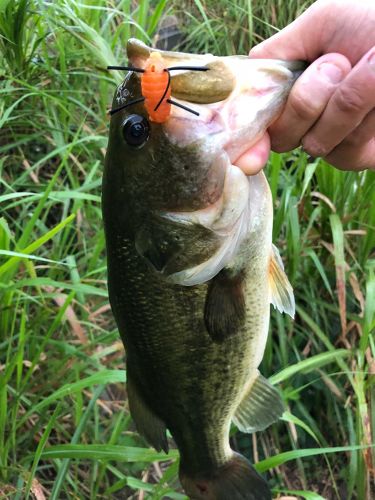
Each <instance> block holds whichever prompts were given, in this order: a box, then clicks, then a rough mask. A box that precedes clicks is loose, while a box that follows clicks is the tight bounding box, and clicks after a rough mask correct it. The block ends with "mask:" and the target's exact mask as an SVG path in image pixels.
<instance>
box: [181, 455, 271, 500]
mask: <svg viewBox="0 0 375 500" xmlns="http://www.w3.org/2000/svg"><path fill="white" fill-rule="evenodd" d="M180 481H181V484H182V486H183V487H184V489H185V492H186V494H187V495H188V496H189V497H190V498H191V499H194V500H271V499H272V495H271V490H270V489H269V486H268V484H267V482H266V481H265V480H264V479H263V478H262V477H261V476H260V475H259V474H258V473H257V472H256V471H255V469H254V468H253V467H252V466H251V465H250V463H249V462H248V461H247V460H246V458H245V457H243V456H242V455H239V454H237V453H235V454H234V455H233V458H232V459H231V460H230V461H229V462H228V463H226V464H225V465H223V466H222V467H220V468H219V469H217V470H216V471H215V472H214V473H212V474H211V475H209V476H207V475H206V476H204V477H203V475H202V477H198V475H197V476H194V477H192V476H189V475H188V474H186V473H185V472H184V469H183V466H182V467H180Z"/></svg>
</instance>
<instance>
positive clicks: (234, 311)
mask: <svg viewBox="0 0 375 500" xmlns="http://www.w3.org/2000/svg"><path fill="white" fill-rule="evenodd" d="M243 279H244V276H243V273H239V274H238V275H236V276H230V275H229V273H228V271H226V270H223V271H221V272H220V273H219V274H217V275H216V276H215V277H214V278H213V279H212V280H211V282H210V284H209V286H208V290H207V296H206V304H205V309H204V320H205V323H206V328H207V331H208V333H209V334H210V336H211V337H212V338H213V339H214V340H219V341H220V340H224V339H225V338H226V337H227V336H228V335H233V334H235V333H236V332H237V330H238V328H239V327H240V326H241V324H242V323H243V322H244V321H245V314H246V310H245V297H244V287H243Z"/></svg>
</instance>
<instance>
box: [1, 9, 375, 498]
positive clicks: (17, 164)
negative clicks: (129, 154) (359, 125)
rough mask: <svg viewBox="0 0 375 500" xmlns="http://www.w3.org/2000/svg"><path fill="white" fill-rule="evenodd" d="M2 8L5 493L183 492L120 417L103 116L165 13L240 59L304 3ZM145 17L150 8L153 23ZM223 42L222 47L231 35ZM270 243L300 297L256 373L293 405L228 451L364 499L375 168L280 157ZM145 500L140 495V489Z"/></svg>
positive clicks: (304, 482)
mask: <svg viewBox="0 0 375 500" xmlns="http://www.w3.org/2000/svg"><path fill="white" fill-rule="evenodd" d="M134 5H135V4H133V3H132V2H129V1H123V0H122V1H117V0H116V1H113V2H106V1H104V0H97V1H95V2H94V1H92V2H88V1H81V2H78V1H73V0H65V1H59V2H46V1H36V0H35V1H32V0H30V1H27V0H18V1H15V2H11V1H6V0H5V1H4V0H3V1H0V50H1V53H2V56H3V57H2V58H1V60H0V79H1V88H0V96H1V97H0V124H1V129H0V153H1V154H0V183H1V184H0V186H1V187H0V202H1V213H0V498H12V499H23V498H37V499H42V498H44V497H43V495H44V496H45V497H48V498H51V499H58V498H82V499H84V498H90V499H92V498H117V497H118V495H122V497H123V498H133V497H134V498H143V495H145V496H146V497H147V498H152V499H158V498H160V499H161V498H175V499H182V498H185V497H184V495H182V494H181V490H180V489H179V486H178V482H177V462H176V458H177V455H176V453H175V452H173V453H172V454H171V455H170V456H169V457H166V456H165V455H163V454H158V453H155V452H154V451H153V450H151V449H149V448H148V447H147V445H146V443H145V442H144V441H143V440H142V439H141V438H140V437H139V436H138V435H137V434H136V433H135V431H134V425H133V423H132V420H131V417H130V416H129V412H128V409H127V404H126V402H125V403H124V399H126V395H125V391H124V382H125V378H126V372H125V366H124V361H123V358H124V351H123V347H122V345H121V343H120V341H119V336H118V333H117V330H116V326H115V324H114V321H113V318H112V315H111V312H110V310H109V306H108V297H107V290H106V266H105V252H104V237H103V231H102V222H101V212H100V184H101V171H102V163H103V157H104V153H105V147H106V141H107V127H108V118H107V115H106V111H107V109H108V106H109V103H110V101H111V96H112V94H113V91H114V85H115V81H116V79H117V81H118V79H119V78H120V75H119V74H117V75H112V74H111V75H110V74H108V73H107V72H106V71H105V70H104V67H105V66H106V65H107V64H112V63H113V64H116V63H123V62H124V60H125V56H124V45H125V42H126V39H127V38H128V37H129V36H137V37H139V38H142V39H143V40H145V41H148V42H150V40H151V39H152V37H153V36H154V35H155V33H156V30H157V26H158V22H159V20H160V18H161V17H162V15H165V14H166V13H168V12H170V11H174V12H175V13H177V15H178V16H180V18H181V23H182V26H183V29H184V31H186V33H187V38H186V41H185V43H186V46H187V47H189V46H190V47H191V46H192V44H193V43H194V44H195V50H199V51H205V50H209V51H213V52H217V53H221V54H224V53H233V52H238V53H245V52H246V51H247V50H248V47H249V46H250V45H251V44H252V43H256V42H257V41H259V40H260V39H261V38H263V37H266V36H269V35H270V34H271V33H272V32H274V28H273V26H276V27H281V26H283V25H285V24H286V23H287V22H289V21H290V20H292V19H293V18H294V16H295V15H296V13H297V12H299V11H300V10H302V9H303V8H304V7H305V5H306V4H305V3H304V2H299V1H294V2H292V1H289V2H279V1H276V0H273V1H272V0H267V1H266V2H258V1H253V2H250V1H240V2H230V1H228V2H211V1H208V0H207V1H206V2H203V1H198V0H195V1H194V2H184V9H182V8H181V5H182V3H181V2H176V3H174V2H165V1H158V2H156V1H154V2H151V1H140V2H137V3H136V8H135V9H134ZM150 13H151V14H150ZM229 32H230V33H231V36H230V37H229V36H227V35H228V33H229ZM267 176H268V179H269V182H270V185H271V189H272V192H273V196H274V203H275V223H274V241H275V242H277V245H278V247H279V248H280V250H281V253H282V256H283V259H284V261H285V263H286V268H287V272H288V275H289V277H290V280H291V282H292V283H293V286H294V288H295V294H296V303H297V306H298V307H297V316H296V320H295V321H294V322H292V321H289V319H288V318H285V317H284V316H281V315H279V314H276V313H274V312H272V322H271V332H270V336H269V341H268V344H267V348H266V353H265V356H264V360H263V363H262V372H263V373H264V374H265V375H266V376H270V378H271V380H272V381H273V382H274V383H275V384H277V386H278V387H279V388H280V389H281V391H282V393H283V396H284V399H285V401H286V403H287V407H288V412H287V413H286V414H285V415H284V418H283V420H282V421H280V422H279V423H278V424H276V425H274V426H272V427H271V428H270V429H269V430H267V431H266V432H264V433H260V434H259V435H256V436H253V437H251V436H247V435H243V434H239V433H238V432H235V430H233V436H232V442H233V445H234V446H236V447H237V449H239V450H241V451H242V452H243V453H245V454H247V456H249V458H251V459H253V460H254V461H256V462H257V468H258V470H260V471H262V472H267V474H268V477H269V479H270V482H271V484H272V486H273V489H274V493H275V495H276V494H280V495H282V494H288V492H289V494H293V495H295V496H298V497H299V498H307V499H315V500H316V499H318V498H322V497H323V498H329V499H331V498H332V499H335V498H337V499H343V498H348V499H350V498H358V499H359V500H365V499H367V498H370V497H371V491H373V490H371V488H373V483H374V476H373V475H372V474H373V464H374V459H375V456H374V452H373V449H371V448H369V445H371V443H372V442H373V441H374V438H373V436H374V428H375V412H374V408H375V387H374V377H373V374H374V370H375V368H374V366H375V365H374V356H375V341H374V330H375V258H374V253H373V249H374V248H375V231H374V228H375V206H374V204H373V203H372V198H373V186H374V181H375V175H374V173H373V172H372V173H371V172H363V173H362V174H355V173H351V172H346V173H345V172H339V171H336V170H335V169H333V168H331V167H329V166H328V165H326V164H325V163H324V162H323V161H320V160H317V161H314V162H311V161H310V160H309V158H307V157H306V155H305V154H303V153H302V152H301V151H295V152H293V153H291V154H285V155H276V154H273V155H272V157H271V159H270V162H269V165H268V167H267ZM142 491H143V493H142Z"/></svg>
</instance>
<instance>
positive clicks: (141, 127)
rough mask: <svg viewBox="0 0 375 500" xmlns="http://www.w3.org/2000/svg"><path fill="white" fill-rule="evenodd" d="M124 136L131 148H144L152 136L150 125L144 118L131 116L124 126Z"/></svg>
mask: <svg viewBox="0 0 375 500" xmlns="http://www.w3.org/2000/svg"><path fill="white" fill-rule="evenodd" d="M122 135H123V137H124V139H125V141H126V142H127V144H129V146H135V147H140V146H143V144H144V143H145V142H146V141H147V139H148V138H149V136H150V124H149V123H148V121H147V120H146V118H145V117H144V116H140V115H130V116H128V118H127V119H126V120H125V121H124V123H123V124H122Z"/></svg>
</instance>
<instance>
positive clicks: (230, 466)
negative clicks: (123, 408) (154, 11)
mask: <svg viewBox="0 0 375 500" xmlns="http://www.w3.org/2000/svg"><path fill="white" fill-rule="evenodd" d="M127 50H128V58H129V61H130V63H131V65H132V66H134V68H138V71H130V72H129V73H128V74H127V76H126V78H125V80H124V82H123V83H122V84H121V85H120V86H119V87H118V89H117V91H116V94H115V97H114V101H113V108H114V109H117V110H118V111H117V112H114V113H113V116H112V119H111V124H110V136H109V144H108V151H107V156H106V162H105V171H104V179H103V216H104V225H105V234H106V242H107V256H108V286H109V297H110V302H111V306H112V310H113V313H114V316H115V319H116V322H117V325H118V328H119V331H120V334H121V337H122V339H123V342H124V345H125V349H126V358H127V359H126V362H127V393H128V399H129V407H130V411H131V414H132V417H133V419H134V421H135V424H136V427H137V429H138V431H139V433H140V434H142V435H143V436H144V437H145V438H146V440H147V441H148V442H149V443H150V444H151V445H152V446H153V447H155V448H156V450H164V451H165V452H167V451H168V442H167V437H166V429H169V431H170V432H171V434H172V436H173V438H174V440H175V442H176V444H177V447H178V449H179V452H180V456H181V460H180V480H181V483H182V485H183V487H184V489H185V491H186V493H187V495H189V496H190V498H193V499H205V500H207V499H212V500H243V499H249V500H250V499H252V500H266V499H270V498H271V493H270V490H269V487H268V485H267V483H266V481H265V480H264V479H263V478H262V477H261V476H260V475H258V474H257V473H256V472H255V470H254V469H253V467H252V466H251V465H250V463H249V462H248V461H247V460H246V459H245V458H244V457H242V456H241V455H239V454H237V453H235V452H234V451H233V450H232V449H231V447H230V445H229V430H230V425H231V422H234V423H235V424H236V425H237V427H238V428H239V429H240V430H241V431H244V432H255V431H259V430H262V429H265V428H266V427H267V426H269V425H270V424H271V423H273V422H274V421H276V420H277V419H278V418H279V417H280V415H281V414H282V413H283V404H282V401H281V398H280V395H279V393H278V391H277V390H276V389H275V388H274V387H272V386H271V384H270V383H269V382H268V381H267V380H266V379H265V378H264V377H263V376H262V375H260V373H259V372H258V366H259V364H260V362H261V360H262V357H263V352H264V348H265V343H266V339H267V332H268V325H269V315H270V311H269V309H270V303H273V304H274V306H275V307H277V308H278V309H279V310H280V311H284V312H286V313H288V314H290V315H291V316H293V315H294V298H293V291H292V287H291V285H290V283H289V281H288V279H287V277H286V275H285V273H284V269H283V264H282V262H281V259H280V256H279V254H278V251H277V250H276V249H275V247H273V246H272V241H271V235H272V200H271V194H270V190H269V187H268V183H267V181H266V178H265V176H264V174H263V173H259V174H257V175H255V176H252V177H247V176H246V175H245V174H244V173H243V172H242V171H241V170H240V169H239V168H238V167H236V166H235V161H236V159H237V158H238V157H239V156H240V155H241V154H242V153H243V152H244V151H246V149H247V148H248V147H249V146H251V145H252V144H254V143H255V142H257V141H258V140H259V138H260V137H261V136H262V134H263V133H264V131H265V130H266V128H267V127H268V126H269V125H270V123H271V122H272V121H273V120H274V119H275V118H276V117H277V116H278V115H279V113H280V112H281V110H282V108H283V105H284V103H285V101H286V98H287V95H288V93H289V91H290V89H291V87H292V85H293V83H294V81H295V79H296V78H297V76H298V75H299V74H300V73H301V69H302V66H301V64H300V63H298V62H283V61H273V60H252V59H249V58H247V57H243V56H233V57H215V56H213V55H210V54H206V55H193V54H183V53H174V52H162V51H156V50H155V51H154V50H153V49H150V48H148V47H147V46H145V45H143V44H142V43H141V42H138V41H137V40H130V41H129V43H128V47H127ZM154 52H158V53H160V55H161V59H160V57H159V56H158V57H159V60H162V61H163V64H165V67H171V66H172V67H176V66H178V67H181V66H184V67H185V69H181V70H176V71H174V72H172V71H171V78H170V83H171V97H172V99H173V100H174V102H177V103H178V104H180V105H182V106H185V109H184V108H181V107H177V105H171V106H170V115H169V117H168V118H167V119H164V118H163V121H162V122H161V123H158V122H156V121H154V119H150V116H149V114H148V113H147V111H146V107H145V104H144V102H142V89H141V84H142V72H141V71H140V70H142V69H144V68H145V67H146V66H147V64H148V62H147V61H149V58H150V56H151V54H153V53H154ZM155 60H156V59H155ZM197 65H198V66H199V67H201V68H202V67H205V68H208V70H207V71H199V72H198V71H194V70H193V69H191V70H190V69H186V66H197ZM172 73H173V74H172ZM133 101H135V102H134V103H133ZM186 108H190V109H191V110H193V111H195V112H196V113H199V115H196V114H193V113H191V112H189V111H187V110H186Z"/></svg>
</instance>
